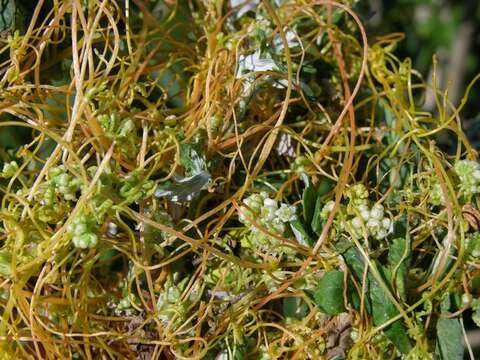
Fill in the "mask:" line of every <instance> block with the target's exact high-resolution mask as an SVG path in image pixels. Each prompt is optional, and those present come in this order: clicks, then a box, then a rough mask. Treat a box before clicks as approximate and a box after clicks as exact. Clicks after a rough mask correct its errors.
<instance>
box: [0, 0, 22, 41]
mask: <svg viewBox="0 0 480 360" xmlns="http://www.w3.org/2000/svg"><path fill="white" fill-rule="evenodd" d="M19 5H20V6H21V3H20V4H17V2H16V1H15V0H3V1H2V2H1V3H0V32H1V33H3V32H5V31H12V32H13V31H14V30H21V29H22V27H23V23H24V18H25V14H24V11H23V10H24V9H23V8H21V7H19Z"/></svg>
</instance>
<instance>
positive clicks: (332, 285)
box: [313, 270, 345, 315]
mask: <svg viewBox="0 0 480 360" xmlns="http://www.w3.org/2000/svg"><path fill="white" fill-rule="evenodd" d="M343 289H344V287H343V272H342V271H338V270H335V271H329V272H327V273H326V274H325V275H324V276H323V277H322V279H321V280H320V282H319V283H318V285H317V288H316V289H315V292H314V294H313V297H314V300H315V304H316V305H317V306H318V307H319V309H320V310H321V311H322V312H323V313H325V314H328V315H336V314H340V313H341V312H344V311H345V307H344V306H343Z"/></svg>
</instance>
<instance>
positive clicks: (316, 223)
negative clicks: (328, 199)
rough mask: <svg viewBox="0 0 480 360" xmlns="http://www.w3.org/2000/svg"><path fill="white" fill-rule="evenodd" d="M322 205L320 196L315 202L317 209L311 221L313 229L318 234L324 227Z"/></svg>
mask: <svg viewBox="0 0 480 360" xmlns="http://www.w3.org/2000/svg"><path fill="white" fill-rule="evenodd" d="M322 205H323V204H322V200H321V199H320V198H317V201H316V203H315V211H314V212H313V219H312V223H311V226H312V230H313V231H314V232H315V233H317V234H320V232H321V231H322V227H323V223H322V218H321V217H320V213H321V211H322Z"/></svg>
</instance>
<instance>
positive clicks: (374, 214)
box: [370, 204, 383, 220]
mask: <svg viewBox="0 0 480 360" xmlns="http://www.w3.org/2000/svg"><path fill="white" fill-rule="evenodd" d="M370 217H371V218H373V219H376V220H380V219H382V218H383V205H381V204H375V205H373V207H372V210H371V211H370Z"/></svg>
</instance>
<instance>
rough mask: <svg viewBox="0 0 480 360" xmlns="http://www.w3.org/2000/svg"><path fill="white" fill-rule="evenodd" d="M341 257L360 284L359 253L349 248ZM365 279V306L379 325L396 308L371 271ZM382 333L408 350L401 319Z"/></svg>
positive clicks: (385, 270) (399, 348)
mask: <svg viewBox="0 0 480 360" xmlns="http://www.w3.org/2000/svg"><path fill="white" fill-rule="evenodd" d="M392 256H393V254H392ZM343 258H344V260H345V262H346V263H347V265H348V267H349V268H350V271H351V272H352V273H353V276H354V277H355V279H356V280H357V282H358V283H359V284H362V279H363V272H364V270H365V265H364V264H365V263H364V261H363V259H362V258H361V255H360V254H358V251H357V250H356V249H354V248H350V249H348V250H347V251H345V252H344V253H343ZM377 268H378V269H379V272H380V273H383V274H385V273H388V272H389V271H388V270H387V269H384V268H382V267H380V266H377ZM366 281H367V284H366V289H367V296H366V297H365V307H366V309H367V311H368V313H369V314H371V315H372V317H373V322H374V324H375V326H380V325H382V324H383V323H385V322H386V321H388V320H390V319H391V318H392V317H395V316H397V315H398V310H397V308H396V307H395V305H394V304H393V303H392V301H391V300H390V299H389V297H388V294H386V293H385V290H384V289H383V288H382V287H381V286H380V284H379V283H378V281H377V279H375V277H374V276H373V275H372V274H371V272H369V273H368V275H367V279H366ZM384 333H385V336H387V338H389V339H390V341H392V342H393V343H394V344H395V346H396V347H397V348H398V350H400V351H401V352H402V353H404V354H406V353H408V352H409V351H410V348H411V345H410V340H409V338H408V336H407V331H406V329H405V327H404V326H403V324H402V322H401V320H397V321H395V322H394V323H393V324H392V325H390V326H389V327H387V328H386V329H385V330H384Z"/></svg>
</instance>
